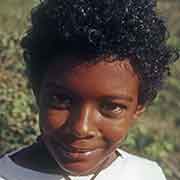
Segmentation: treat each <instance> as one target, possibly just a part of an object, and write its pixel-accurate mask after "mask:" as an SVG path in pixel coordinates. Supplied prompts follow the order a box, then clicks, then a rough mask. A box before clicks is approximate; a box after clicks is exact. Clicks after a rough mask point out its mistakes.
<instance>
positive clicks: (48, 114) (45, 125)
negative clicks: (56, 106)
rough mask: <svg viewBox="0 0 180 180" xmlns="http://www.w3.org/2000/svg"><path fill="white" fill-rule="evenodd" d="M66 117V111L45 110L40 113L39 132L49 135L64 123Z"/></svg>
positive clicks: (67, 114)
mask: <svg viewBox="0 0 180 180" xmlns="http://www.w3.org/2000/svg"><path fill="white" fill-rule="evenodd" d="M68 116H69V113H68V111H58V110H45V111H42V112H40V114H39V119H40V129H41V131H42V132H43V133H45V134H51V133H52V132H54V131H56V130H58V129H60V128H61V127H62V126H63V125H64V124H65V123H66V121H67V119H68Z"/></svg>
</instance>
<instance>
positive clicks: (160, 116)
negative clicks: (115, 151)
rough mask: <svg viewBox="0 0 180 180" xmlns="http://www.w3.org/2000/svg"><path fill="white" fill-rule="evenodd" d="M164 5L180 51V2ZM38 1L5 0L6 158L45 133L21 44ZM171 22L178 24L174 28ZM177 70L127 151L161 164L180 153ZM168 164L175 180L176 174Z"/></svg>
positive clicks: (1, 126)
mask: <svg viewBox="0 0 180 180" xmlns="http://www.w3.org/2000/svg"><path fill="white" fill-rule="evenodd" d="M159 2H160V3H159V9H161V11H162V12H165V13H163V14H165V15H168V17H169V19H170V21H169V22H168V24H169V26H170V29H171V31H172V32H173V36H171V37H170V39H169V41H168V43H169V44H170V45H172V46H174V47H176V48H177V49H180V34H179V29H178V28H177V26H178V27H180V22H179V21H178V20H177V19H179V11H178V10H176V9H178V8H176V7H180V3H179V1H175V0H174V1H172V2H170V1H165V0H161V1H159ZM162 2H163V3H162ZM37 3H39V1H38V0H31V1H24V0H1V2H0V63H1V66H0V82H1V83H0V104H1V105H0V154H2V153H4V152H6V151H8V150H11V149H17V148H19V147H21V146H23V145H28V144H31V143H33V142H34V140H35V138H36V136H37V135H38V134H39V129H38V115H37V112H38V110H37V107H36V105H35V100H34V98H33V95H32V92H31V90H30V88H29V85H28V82H27V79H26V78H25V72H24V63H23V60H22V50H21V49H20V45H19V42H20V39H21V37H22V35H23V33H24V32H25V28H26V27H27V24H28V22H27V19H28V17H27V14H29V12H30V9H31V7H32V6H33V5H35V4H37ZM163 10H164V11H163ZM171 22H176V23H174V26H173V24H172V23H171ZM177 24H178V25H177ZM172 70H173V71H172V76H171V77H170V78H168V80H167V84H166V86H165V87H164V89H163V90H162V91H161V93H160V94H159V96H158V97H157V98H156V100H155V101H154V102H153V104H152V106H150V107H148V108H147V110H146V113H145V114H144V115H143V116H142V118H141V120H139V122H138V123H137V126H136V127H134V128H133V129H132V130H131V131H130V133H129V136H128V137H127V139H126V141H125V142H124V143H123V147H124V148H127V149H128V150H130V151H133V152H135V153H137V154H141V155H143V156H146V157H148V158H150V159H155V160H158V161H159V162H160V163H162V159H164V158H167V157H169V158H171V157H173V156H174V154H177V153H179V152H180V138H179V137H180V113H179V110H180V101H179V100H180V83H179V80H180V62H178V63H176V64H175V65H174V66H172ZM176 157H180V155H179V156H176ZM179 161H180V159H179ZM179 161H178V162H179ZM162 165H163V167H165V171H166V173H167V175H168V176H169V177H170V178H171V179H172V177H173V173H172V171H170V169H168V168H167V167H166V166H165V165H164V164H162ZM176 165H177V166H179V167H180V164H176Z"/></svg>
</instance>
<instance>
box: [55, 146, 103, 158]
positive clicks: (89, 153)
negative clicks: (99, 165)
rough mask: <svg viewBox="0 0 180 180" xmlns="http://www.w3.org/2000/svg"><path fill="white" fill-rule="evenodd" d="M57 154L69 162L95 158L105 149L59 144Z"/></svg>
mask: <svg viewBox="0 0 180 180" xmlns="http://www.w3.org/2000/svg"><path fill="white" fill-rule="evenodd" d="M56 150H57V153H58V154H60V155H61V156H63V157H64V158H66V159H69V160H75V161H76V160H78V161H79V160H87V159H90V158H94V157H95V156H97V155H98V154H99V153H101V152H102V151H103V148H80V147H74V146H71V145H65V144H59V145H57V147H56Z"/></svg>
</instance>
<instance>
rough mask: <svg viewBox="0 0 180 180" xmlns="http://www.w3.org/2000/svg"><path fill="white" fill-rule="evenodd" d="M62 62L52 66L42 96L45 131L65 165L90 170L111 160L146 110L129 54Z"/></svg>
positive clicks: (79, 170) (77, 171) (73, 171)
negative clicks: (113, 59)
mask: <svg viewBox="0 0 180 180" xmlns="http://www.w3.org/2000/svg"><path fill="white" fill-rule="evenodd" d="M109 58H110V57H109ZM74 59H75V58H74ZM61 66H62V65H61V62H60V63H58V62H56V63H54V64H52V65H51V66H50V67H49V69H48V72H47V74H46V76H45V79H44V81H43V83H42V87H41V89H40V93H39V96H38V101H39V109H40V128H41V132H42V137H43V140H44V142H45V144H46V146H47V147H48V149H49V151H50V153H51V154H52V156H53V158H54V159H55V161H56V162H57V163H58V165H59V166H60V167H61V168H62V169H64V170H65V171H67V172H69V173H70V174H73V175H86V174H90V173H93V172H95V171H96V170H97V169H98V167H99V166H100V165H102V164H104V165H106V163H107V162H108V163H111V161H112V159H113V157H115V150H116V149H117V148H118V147H119V145H120V144H121V142H122V140H123V139H124V137H125V136H126V135H127V132H128V130H129V128H130V127H131V126H132V124H133V123H134V121H135V120H136V119H137V117H138V115H139V114H140V113H141V112H142V109H143V107H142V106H140V105H139V104H138V95H139V79H138V76H137V74H136V73H135V72H134V70H133V68H132V66H131V64H130V63H129V62H128V60H127V59H125V60H124V61H121V62H117V61H116V62H111V63H109V62H104V61H101V62H99V63H97V64H96V65H87V64H81V65H79V66H76V67H73V68H70V69H69V70H66V71H65V72H63V71H61V70H62V67H61Z"/></svg>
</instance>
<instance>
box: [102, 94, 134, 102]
mask: <svg viewBox="0 0 180 180" xmlns="http://www.w3.org/2000/svg"><path fill="white" fill-rule="evenodd" d="M103 98H104V99H110V100H126V101H129V102H132V101H133V98H132V97H130V96H127V95H124V94H119V95H116V96H109V95H107V96H103Z"/></svg>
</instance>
